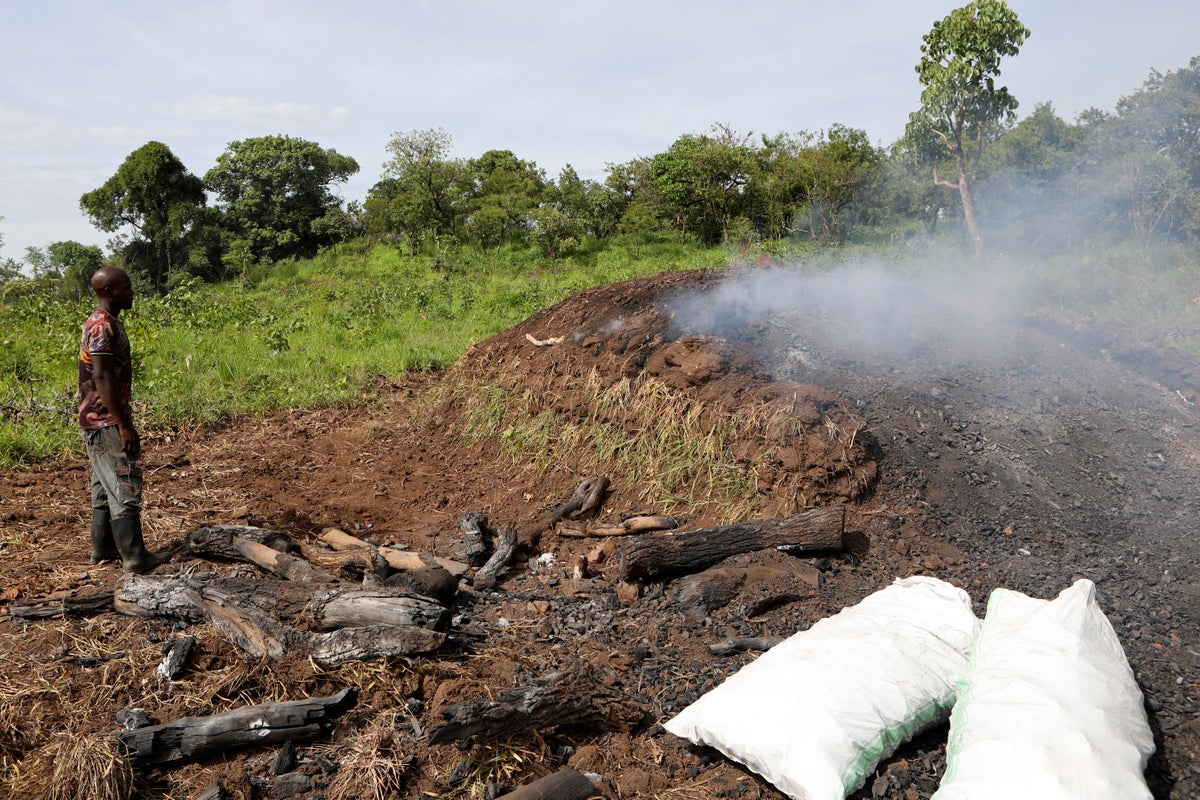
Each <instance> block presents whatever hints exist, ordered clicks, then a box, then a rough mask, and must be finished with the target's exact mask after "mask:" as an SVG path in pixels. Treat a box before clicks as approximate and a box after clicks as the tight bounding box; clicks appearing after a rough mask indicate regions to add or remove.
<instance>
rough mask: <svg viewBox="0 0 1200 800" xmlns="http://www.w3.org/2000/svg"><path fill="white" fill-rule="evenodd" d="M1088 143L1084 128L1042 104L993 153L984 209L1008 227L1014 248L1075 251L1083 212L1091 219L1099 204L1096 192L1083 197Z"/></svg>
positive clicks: (981, 197) (983, 193)
mask: <svg viewBox="0 0 1200 800" xmlns="http://www.w3.org/2000/svg"><path fill="white" fill-rule="evenodd" d="M1082 142H1083V129H1082V127H1080V126H1077V125H1070V124H1068V123H1067V122H1065V121H1064V120H1063V119H1062V118H1060V117H1059V116H1058V115H1057V114H1055V113H1054V108H1053V107H1052V106H1051V105H1050V104H1049V103H1040V104H1038V106H1037V107H1036V108H1035V109H1034V111H1033V113H1032V114H1030V115H1029V116H1028V117H1026V118H1025V119H1023V120H1021V121H1020V122H1019V123H1017V125H1016V126H1015V127H1013V128H1011V129H1010V130H1008V131H1006V132H1005V133H1004V135H1003V136H1001V137H1000V138H999V139H998V140H997V141H996V143H995V144H994V145H993V146H992V147H991V148H989V151H988V155H987V158H986V159H985V161H986V164H987V165H986V168H985V171H986V172H988V173H989V174H990V177H989V179H988V180H987V183H986V185H984V186H982V187H981V191H980V192H979V194H978V198H977V199H978V201H979V202H978V205H979V206H980V207H982V208H983V209H985V210H986V212H987V214H988V216H989V217H992V218H998V219H1001V220H1003V221H1004V222H1005V223H1007V225H1008V230H1007V232H1006V236H1005V239H1006V240H1007V241H1008V242H1010V245H1009V246H1014V245H1016V244H1017V243H1022V244H1024V245H1025V246H1036V247H1037V248H1038V249H1039V250H1041V251H1043V252H1054V251H1056V250H1061V249H1063V248H1066V247H1070V246H1071V245H1072V239H1073V238H1074V237H1077V236H1078V235H1079V233H1080V232H1081V228H1080V225H1081V222H1083V221H1085V220H1081V219H1080V218H1079V216H1078V215H1079V214H1080V213H1081V209H1080V206H1082V207H1083V211H1082V213H1084V214H1086V213H1087V212H1086V208H1087V207H1088V206H1090V205H1092V204H1093V202H1094V201H1093V200H1092V199H1091V194H1092V192H1091V191H1087V192H1083V191H1081V190H1082V189H1083V183H1082V181H1083V177H1084V176H1083V174H1082V172H1081V171H1080V165H1081V163H1082V162H1083V161H1084V159H1083V156H1082V155H1081V144H1082ZM1081 195H1082V201H1081ZM991 227H992V229H995V228H996V225H995V224H993V225H992V226H991Z"/></svg>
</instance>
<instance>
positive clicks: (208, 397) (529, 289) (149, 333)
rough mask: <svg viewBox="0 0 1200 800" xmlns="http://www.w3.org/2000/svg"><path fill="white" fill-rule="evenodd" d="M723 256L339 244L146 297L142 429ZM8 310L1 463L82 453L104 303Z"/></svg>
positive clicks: (382, 366)
mask: <svg viewBox="0 0 1200 800" xmlns="http://www.w3.org/2000/svg"><path fill="white" fill-rule="evenodd" d="M726 260H727V254H726V253H725V252H723V251H721V250H704V249H700V248H697V247H693V246H690V245H676V244H662V245H659V246H658V247H648V248H644V249H643V250H642V252H641V253H640V254H639V255H638V256H636V257H635V256H633V255H632V254H630V253H629V252H628V251H625V250H623V249H613V250H606V251H602V252H599V253H593V254H590V255H588V256H585V257H581V258H580V259H578V260H576V261H569V262H559V263H531V262H530V261H529V260H528V258H526V257H525V256H524V255H523V254H516V255H513V254H503V253H501V254H494V255H488V256H480V255H479V254H477V253H476V254H473V255H472V254H466V255H461V254H460V255H456V256H453V257H449V258H433V257H407V256H402V255H400V254H398V253H397V252H396V250H395V249H393V248H391V247H387V246H378V247H375V248H372V249H370V250H369V251H366V252H363V251H362V250H361V249H355V248H352V247H348V246H345V247H342V248H340V249H339V250H331V251H328V252H326V253H323V254H322V255H321V256H319V257H317V258H315V259H311V260H306V261H301V262H296V263H285V264H281V265H276V266H275V267H274V268H272V269H270V270H267V269H265V268H264V269H262V270H260V273H261V274H259V275H255V274H251V275H249V276H247V277H246V278H245V279H243V280H239V281H234V282H230V283H225V284H218V285H202V284H198V283H189V284H184V285H183V286H180V287H179V288H177V289H175V290H174V291H172V292H171V293H170V294H169V295H167V296H166V297H164V298H157V297H153V296H147V295H145V294H142V295H140V296H139V297H138V298H137V300H136V301H135V305H134V308H133V309H132V310H131V311H129V312H126V313H125V314H123V315H122V319H123V320H124V321H125V326H126V329H127V331H128V332H129V336H130V340H131V341H132V344H133V350H134V362H135V378H134V381H135V382H134V399H135V412H136V415H137V418H138V420H139V423H140V426H141V427H142V428H143V429H144V430H162V429H170V428H172V427H176V426H188V425H202V424H206V423H212V422H215V421H218V420H221V419H223V418H227V417H231V416H235V415H240V414H247V413H259V412H263V411H267V410H271V409H280V408H306V407H314V406H320V405H331V404H353V403H360V402H364V401H368V400H369V399H370V398H371V396H372V393H373V387H374V386H376V385H378V383H379V381H380V380H381V379H387V378H393V377H396V376H398V375H401V374H403V373H405V372H407V371H410V370H420V369H430V368H436V367H444V366H448V365H450V364H452V363H453V362H454V360H455V359H456V358H457V357H458V356H459V354H461V353H462V352H463V351H464V350H465V349H466V348H468V347H469V346H470V345H472V344H473V343H475V342H477V341H480V340H481V339H484V338H486V337H488V336H490V335H492V334H494V333H496V332H497V331H500V330H504V329H505V328H508V327H510V326H512V325H514V324H515V323H517V322H519V321H521V320H523V319H525V318H526V317H528V316H529V315H531V314H533V313H534V312H536V311H539V310H541V309H543V308H547V307H549V306H550V305H553V304H554V303H557V302H558V301H560V300H562V299H563V298H565V297H567V296H569V295H571V294H573V293H575V292H578V291H580V290H582V289H585V288H588V287H591V286H597V285H603V284H607V283H612V282H615V281H621V280H627V279H631V278H636V277H642V276H646V275H650V274H654V273H657V272H661V271H664V270H674V269H691V268H695V267H714V266H721V265H723V264H724V263H725V262H726ZM9 299H10V302H9V303H6V304H3V305H0V325H3V330H4V331H5V333H4V334H3V336H4V338H3V340H0V344H2V349H0V409H2V410H3V415H2V417H0V469H4V468H12V467H14V466H18V465H21V464H28V463H31V462H35V461H40V460H45V459H49V458H57V457H64V456H67V455H71V454H73V453H75V452H76V451H77V450H78V448H79V434H78V430H77V428H76V425H75V420H74V413H75V405H76V399H75V396H76V389H75V382H76V378H75V374H76V369H77V367H76V363H77V356H78V351H79V327H80V325H81V324H82V322H83V320H84V318H85V317H86V316H87V314H88V313H90V311H91V309H92V308H93V307H94V304H93V301H92V299H91V298H88V299H85V300H84V301H83V302H81V303H75V302H68V301H64V300H56V299H53V298H50V297H44V296H39V295H38V294H37V293H31V294H29V295H28V296H25V297H19V298H11V297H10V298H9Z"/></svg>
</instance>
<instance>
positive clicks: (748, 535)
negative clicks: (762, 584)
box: [621, 505, 846, 581]
mask: <svg viewBox="0 0 1200 800" xmlns="http://www.w3.org/2000/svg"><path fill="white" fill-rule="evenodd" d="M845 530H846V507H845V506H842V505H834V506H825V507H822V508H814V509H811V510H809V511H805V512H802V513H800V514H796V515H795V516H792V517H786V518H784V519H774V520H753V521H750V522H735V523H731V524H729V525H718V526H716V527H712V528H698V529H696V530H692V531H683V532H680V533H667V534H654V535H648V536H634V537H630V538H627V539H625V540H624V542H623V546H622V548H621V580H622V581H638V580H649V579H655V578H669V577H673V576H675V575H686V574H689V573H692V572H699V571H701V570H703V569H707V568H708V567H711V566H712V565H713V564H716V563H717V562H719V561H722V560H724V559H726V558H729V557H730V556H735V555H738V554H739V553H749V552H753V551H755V550H765V549H767V548H768V547H774V548H777V549H780V550H787V551H789V552H811V551H823V550H841V549H842V547H843V535H844V533H845Z"/></svg>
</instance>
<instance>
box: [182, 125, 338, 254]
mask: <svg viewBox="0 0 1200 800" xmlns="http://www.w3.org/2000/svg"><path fill="white" fill-rule="evenodd" d="M356 172H358V162H357V161H355V160H354V159H353V158H351V157H349V156H343V155H341V154H339V153H338V152H337V151H336V150H332V149H329V150H326V149H325V148H322V147H321V146H320V145H318V144H317V143H316V142H309V141H306V140H304V139H298V138H294V137H291V136H259V137H256V138H251V139H245V140H242V141H236V142H231V143H230V144H229V145H228V147H227V148H226V150H225V152H224V153H222V154H221V155H220V156H219V157H218V158H217V165H216V166H215V167H213V168H212V169H210V170H209V171H208V172H207V173H206V174H205V176H204V185H205V186H206V187H207V188H208V189H209V190H210V191H212V192H213V193H214V194H215V195H216V196H217V199H218V203H217V205H218V207H219V208H220V209H221V211H222V212H223V216H224V225H225V227H226V228H227V229H228V230H229V231H230V232H231V233H232V234H233V236H234V237H236V239H240V240H242V241H244V242H247V243H248V244H249V247H250V252H251V253H252V254H253V256H254V257H255V258H258V259H261V260H265V261H278V260H280V259H284V258H290V257H293V256H305V255H311V254H312V253H315V252H316V251H317V249H318V248H320V247H321V246H322V245H326V244H331V243H332V241H333V240H332V238H331V236H330V234H329V233H328V231H329V230H336V229H337V226H336V225H334V226H324V225H322V224H320V222H319V221H321V220H323V219H325V218H327V217H329V216H331V215H332V216H337V215H338V214H339V212H340V211H341V203H342V201H341V198H340V197H338V196H337V195H336V194H334V192H333V189H332V187H334V186H336V185H337V184H341V183H345V181H346V180H347V179H348V178H349V177H350V176H351V175H354V174H355V173H356Z"/></svg>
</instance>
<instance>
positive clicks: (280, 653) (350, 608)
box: [114, 575, 449, 666]
mask: <svg viewBox="0 0 1200 800" xmlns="http://www.w3.org/2000/svg"><path fill="white" fill-rule="evenodd" d="M280 585H282V586H287V585H289V584H287V583H281V584H280ZM256 594H260V595H269V594H270V592H264V591H263V587H262V585H261V582H260V583H259V584H258V587H257V590H256ZM117 595H118V599H116V600H114V606H115V607H116V609H117V611H119V612H121V613H123V614H129V615H131V616H143V617H158V618H163V619H167V620H170V621H174V622H184V623H198V622H203V621H206V620H207V621H211V622H212V624H213V625H214V626H215V627H216V628H217V629H218V630H220V631H221V632H222V633H224V634H225V636H227V637H228V638H229V639H230V641H232V642H233V643H234V644H236V645H237V646H238V647H240V648H242V649H243V650H245V651H246V652H247V653H249V654H250V655H252V656H255V657H259V658H262V657H266V658H270V659H280V658H283V657H284V656H285V655H287V654H288V653H290V652H295V651H297V650H299V651H301V652H303V653H305V654H307V655H309V656H311V657H312V659H313V660H314V661H316V662H317V663H318V664H320V665H321V666H337V665H338V664H343V663H346V662H347V661H356V660H368V659H376V658H387V657H391V656H399V655H412V654H415V653H426V652H430V651H432V650H436V649H437V648H438V647H440V646H441V644H442V643H443V642H444V641H445V639H446V636H445V634H444V633H441V632H438V631H433V630H429V629H428V628H425V627H419V626H417V625H413V624H400V623H399V620H400V619H411V620H412V621H413V622H423V623H425V624H430V625H439V626H445V625H446V623H447V620H448V615H449V612H448V610H446V609H445V608H443V607H441V606H438V605H437V604H435V603H433V602H432V601H429V600H423V599H422V598H411V597H402V596H398V597H396V598H391V599H394V600H397V601H398V602H396V603H394V604H388V603H386V602H382V598H383V597H384V590H382V589H376V590H371V591H362V590H358V589H347V590H339V589H325V590H323V591H321V592H316V593H313V596H312V597H311V598H310V602H309V604H308V613H309V614H311V616H312V618H313V619H314V620H316V622H317V624H318V625H325V624H327V623H330V622H336V623H345V622H350V621H352V622H354V623H356V624H355V625H354V626H352V627H343V628H341V629H339V630H334V631H329V632H326V633H313V632H310V631H303V630H298V629H296V628H292V627H289V626H288V625H285V624H283V623H281V622H279V621H278V620H276V619H274V618H273V617H272V616H271V615H270V614H269V613H267V612H265V611H264V610H262V607H261V605H260V603H259V602H258V601H257V598H255V599H251V598H250V597H247V595H246V592H245V591H244V590H243V591H238V590H237V589H236V588H234V589H229V588H222V587H221V586H220V585H217V584H214V583H210V584H198V583H194V582H190V581H188V580H187V579H185V578H169V577H168V578H163V577H157V576H151V575H127V576H126V577H125V579H124V580H123V581H122V583H121V589H120V590H119V591H118V592H117ZM358 596H362V599H363V602H362V603H361V604H359V605H358V606H357V608H358V609H360V610H361V613H357V614H356V613H354V610H355V608H356V606H355V602H354V601H355V600H356V599H358ZM330 604H333V606H334V608H333V610H332V611H331V612H330V616H329V617H327V616H326V615H325V610H326V609H328V608H329V607H330ZM410 612H411V617H410V616H405V614H408V613H410ZM381 619H384V620H390V621H391V622H390V623H389V624H378V622H379V621H380V620H381Z"/></svg>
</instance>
